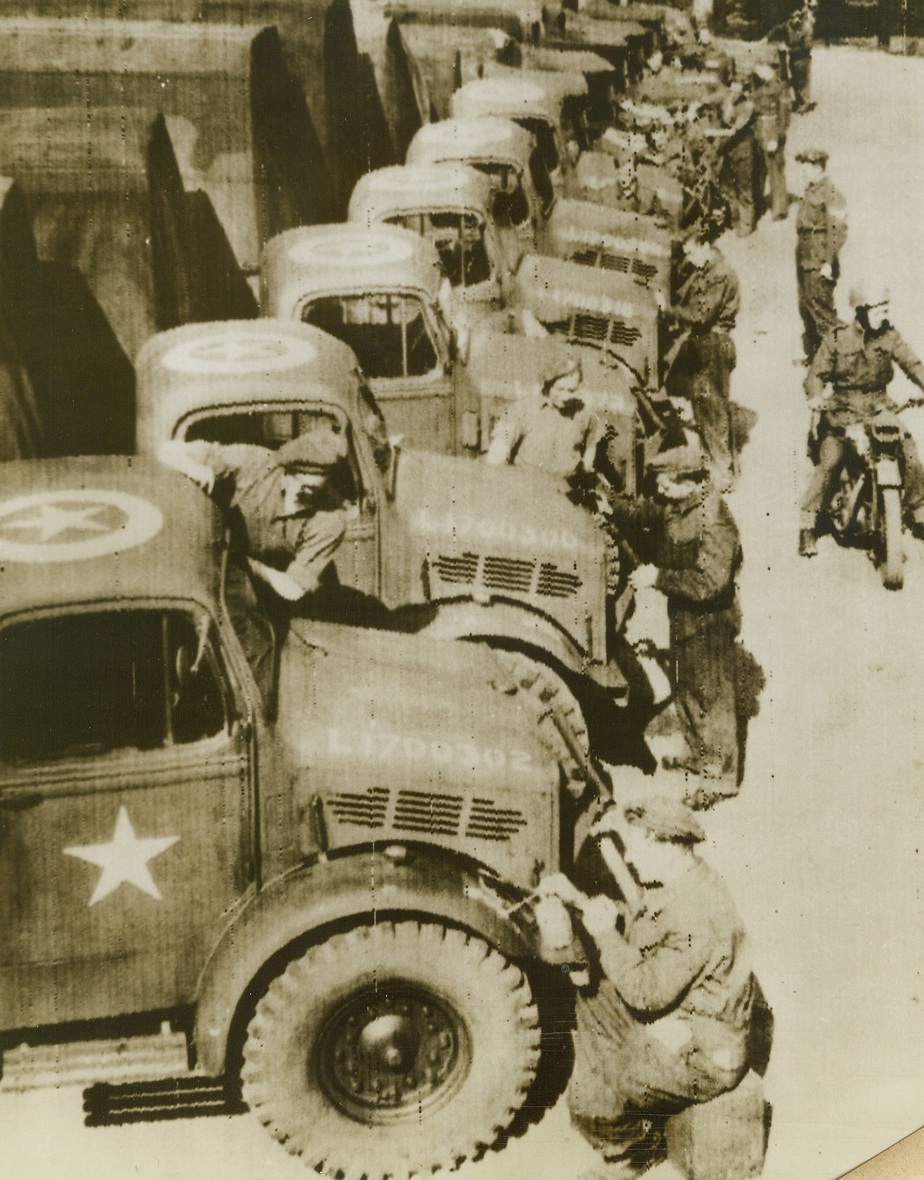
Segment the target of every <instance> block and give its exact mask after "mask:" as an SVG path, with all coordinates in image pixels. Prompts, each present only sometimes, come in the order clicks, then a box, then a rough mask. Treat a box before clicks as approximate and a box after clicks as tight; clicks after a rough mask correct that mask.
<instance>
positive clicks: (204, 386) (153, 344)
mask: <svg viewBox="0 0 924 1180" xmlns="http://www.w3.org/2000/svg"><path fill="white" fill-rule="evenodd" d="M137 367H138V409H139V426H138V447H139V450H140V451H142V452H146V453H153V452H155V451H156V450H157V448H158V447H159V445H160V444H161V443H163V442H164V441H166V440H168V439H170V438H180V439H186V440H190V441H191V440H195V439H204V440H206V441H209V442H220V443H240V442H246V443H257V444H260V445H262V446H265V447H269V448H273V449H275V448H277V447H278V446H280V445H281V444H282V443H284V442H285V441H287V440H288V439H289V438H291V437H293V436H294V435H297V434H303V433H305V432H307V431H310V430H311V429H312V428H314V427H317V426H319V425H325V426H327V425H329V426H332V427H333V429H334V430H335V432H337V433H341V432H342V433H345V434H346V435H347V438H348V442H349V458H348V464H347V466H348V474H347V475H346V476H345V478H346V480H347V481H348V483H349V486H348V487H342V488H339V489H338V490H339V491H341V492H342V493H343V497H344V499H346V500H348V501H350V502H351V504H352V505H353V507H352V509H351V519H350V520H349V521H348V524H347V533H346V538H345V540H344V543H343V544H342V545H341V547H340V549H339V550H338V551H337V554H336V556H335V559H334V561H335V566H336V569H337V573H338V577H339V580H340V583H341V584H342V585H344V586H348V587H351V588H353V589H354V590H358V591H360V592H362V593H363V594H365V595H368V596H371V597H372V598H373V599H375V600H378V601H379V602H382V603H384V604H385V606H386V607H387V608H389V609H390V610H393V611H396V612H398V613H397V617H396V618H395V620H394V625H395V626H398V627H400V626H413V627H415V628H418V629H419V628H423V629H425V630H426V632H427V633H428V634H430V635H431V636H434V637H439V638H446V639H479V640H483V641H486V642H488V643H490V644H492V645H493V646H496V647H498V648H501V649H505V650H507V651H510V652H515V653H518V654H517V655H516V656H515V657H512V664H513V666H514V667H515V669H519V670H520V671H522V672H523V677H522V679H523V680H524V682H525V681H526V680H528V681H529V684H530V685H531V686H532V687H533V688H534V689H535V690H536V691H538V692H542V693H544V694H546V695H547V696H549V697H550V698H551V697H554V698H555V699H556V700H557V701H559V702H560V703H561V707H562V708H567V709H568V710H569V711H570V713H571V715H572V717H573V720H574V724H575V726H576V727H577V728H578V729H580V730H581V732H582V740H583V737H586V735H583V725H584V719H583V718H582V716H581V709H585V710H587V709H590V708H591V707H593V708H596V709H599V708H601V707H602V702H609V705H608V707H612V703H613V702H618V703H626V701H627V694H628V684H627V680H626V677H625V676H624V674H623V672H622V671H621V670H620V666H619V665H618V664H617V662H616V659H615V655H616V651H615V649H614V642H615V640H614V635H613V630H612V626H611V625H608V619H609V614H610V612H611V611H612V609H613V605H614V604H613V603H612V602H611V601H609V602H608V597H607V595H608V578H609V580H610V581H611V582H612V581H613V580H614V577H613V575H614V573H615V571H613V570H611V569H608V559H607V555H606V550H605V543H604V537H603V534H602V533H601V532H600V530H599V529H598V528H597V526H596V524H595V523H594V521H593V519H592V518H591V517H590V515H589V514H588V513H586V512H585V511H583V510H582V509H580V508H578V507H576V506H575V505H573V504H571V503H569V501H568V500H567V499H566V498H565V496H563V495H562V494H561V491H560V490H559V488H558V485H557V484H556V483H555V482H553V481H552V480H550V479H549V478H548V477H547V476H545V475H544V474H543V473H541V472H532V471H530V472H527V471H523V470H514V469H511V468H507V467H501V468H492V467H487V466H483V465H479V466H478V467H475V466H473V465H472V464H470V463H469V462H467V461H465V460H464V459H461V458H456V457H454V456H449V455H437V454H432V453H427V452H423V451H414V450H411V449H409V448H404V447H397V446H395V445H394V443H392V442H390V441H389V438H388V431H387V429H386V426H385V420H384V419H383V417H382V414H381V411H380V410H379V408H378V405H377V404H376V402H375V400H374V399H373V397H372V395H371V393H370V392H369V390H368V387H367V386H366V384H365V381H364V380H363V378H362V375H361V373H360V372H359V370H358V368H357V365H356V358H355V356H354V355H353V353H352V352H351V351H350V350H349V349H348V348H347V347H346V346H345V345H343V344H342V343H341V342H340V341H339V340H335V339H333V338H332V337H331V336H328V335H327V334H326V333H324V332H320V331H318V330H317V329H315V328H311V327H308V326H307V325H304V324H294V323H284V322H277V321H272V320H257V321H247V322H242V323H226V324H210V325H188V326H186V327H184V328H176V329H174V330H173V331H171V332H165V333H161V334H159V335H158V336H155V337H153V338H152V339H151V340H150V341H149V342H148V343H147V344H146V345H145V347H144V348H143V349H142V351H141V353H140V354H139V357H138V366H137ZM624 422H625V423H626V428H627V431H628V430H629V424H632V425H634V419H633V418H631V417H628V416H627V417H626V418H625V419H624ZM620 441H621V445H622V446H623V447H624V448H625V450H626V451H627V452H628V453H629V455H630V456H631V455H632V454H634V447H635V443H636V440H635V437H634V435H632V434H631V433H629V434H628V436H627V437H625V438H623V439H621V440H620ZM627 462H631V458H630V459H628V460H627ZM404 608H408V609H404ZM406 619H409V621H408V622H405V620H406ZM626 658H627V654H620V660H621V661H624V660H625V659H626ZM626 671H627V672H628V673H629V675H630V676H631V675H633V674H634V669H633V668H631V667H627V669H626ZM572 694H574V695H573V696H572ZM575 697H576V698H577V702H578V703H579V704H580V708H579V707H578V703H576V702H575V699H574V698H575ZM636 703H637V702H636ZM608 760H609V761H613V760H614V758H613V757H610V759H608Z"/></svg>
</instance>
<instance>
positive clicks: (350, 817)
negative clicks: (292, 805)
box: [327, 787, 527, 844]
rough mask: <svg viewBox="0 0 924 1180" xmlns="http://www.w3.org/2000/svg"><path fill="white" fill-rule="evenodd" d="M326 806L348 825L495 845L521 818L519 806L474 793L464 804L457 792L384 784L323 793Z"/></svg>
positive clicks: (521, 823) (505, 838) (509, 836)
mask: <svg viewBox="0 0 924 1180" xmlns="http://www.w3.org/2000/svg"><path fill="white" fill-rule="evenodd" d="M327 807H328V809H329V812H330V816H331V818H332V819H333V820H335V821H336V822H338V823H341V824H347V825H350V826H352V827H358V828H385V827H389V828H391V830H392V831H393V832H395V833H401V832H416V833H419V834H421V835H425V836H448V837H456V838H461V837H463V836H464V838H465V839H466V840H491V841H493V842H494V843H499V844H503V843H507V842H508V841H509V840H511V839H512V838H513V837H514V836H516V834H517V833H518V832H519V831H520V829H521V828H524V827H526V822H527V821H526V816H525V815H524V814H523V812H522V811H520V810H519V808H516V807H498V806H496V805H495V804H494V803H493V802H492V800H490V799H485V798H481V797H480V796H477V795H476V796H475V797H474V798H472V799H471V801H470V803H468V802H467V801H466V799H465V798H464V797H463V796H461V795H450V794H440V793H439V792H436V791H414V790H409V789H407V788H405V789H404V790H400V791H397V792H394V793H393V792H391V791H389V790H388V789H387V788H386V787H371V788H370V789H369V790H368V791H366V792H364V793H360V792H347V791H342V792H338V793H336V794H332V795H330V796H328V799H327ZM389 817H391V818H389Z"/></svg>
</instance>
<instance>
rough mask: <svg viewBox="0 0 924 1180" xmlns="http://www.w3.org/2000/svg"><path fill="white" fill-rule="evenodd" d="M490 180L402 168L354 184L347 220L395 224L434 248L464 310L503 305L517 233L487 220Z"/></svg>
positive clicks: (468, 173) (446, 170)
mask: <svg viewBox="0 0 924 1180" xmlns="http://www.w3.org/2000/svg"><path fill="white" fill-rule="evenodd" d="M493 204H494V194H493V191H492V187H491V181H490V179H489V178H488V177H486V176H484V175H483V174H482V173H480V172H479V171H478V170H477V169H475V168H472V167H468V166H467V165H465V164H460V163H436V164H398V165H394V166H392V167H389V168H377V169H376V170H375V171H373V172H368V173H366V175H365V176H361V177H360V178H359V180H358V181H357V182H356V185H355V187H354V189H353V193H352V195H351V197H350V204H349V209H348V212H347V220H348V221H350V222H354V223H356V224H359V225H362V226H366V227H367V228H368V227H369V226H372V225H375V224H377V223H383V224H385V225H398V226H402V227H404V228H405V229H409V230H412V231H413V232H414V233H417V234H420V235H421V237H423V238H425V239H426V240H427V241H429V242H432V243H433V245H434V246H435V247H436V250H437V253H438V254H439V258H440V265H441V266H442V269H443V273H444V275H445V276H446V277H447V279H448V280H449V283H450V286H451V287H452V289H453V291H454V293H455V297H456V298H457V299H459V300H460V301H462V302H463V303H490V304H493V305H494V306H495V307H500V306H502V305H503V303H504V301H505V294H504V287H505V280H506V279H507V277H508V275H509V274H510V272H511V271H513V270H515V269H516V266H517V263H518V262H519V257H520V253H519V246H518V242H517V237H516V234H515V233H512V232H510V231H509V230H508V229H507V228H505V227H503V226H500V225H498V224H497V223H496V222H495V221H494V219H493V218H492V217H491V216H490V210H491V207H492V205H493Z"/></svg>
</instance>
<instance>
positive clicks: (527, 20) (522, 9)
mask: <svg viewBox="0 0 924 1180" xmlns="http://www.w3.org/2000/svg"><path fill="white" fill-rule="evenodd" d="M358 7H360V8H361V7H362V6H361V4H360V5H359V6H358ZM384 15H385V16H386V17H388V18H394V19H396V20H398V21H399V22H400V23H401V24H406V23H410V22H415V23H418V24H450V25H451V24H458V25H463V26H464V25H468V26H474V27H480V28H488V29H490V28H496V29H502V30H503V31H504V32H505V33H506V34H507V35H508V36H509V37H512V38H514V39H515V40H517V41H527V40H529V39H530V38H531V37H533V36H535V34H536V32H537V31H538V30H541V28H542V20H543V7H542V5H541V4H538V3H535V0H475V2H474V3H472V2H471V0H459V2H458V3H454V4H453V5H452V8H447V6H446V4H445V3H444V2H443V0H389V2H388V3H386V4H385V7H384Z"/></svg>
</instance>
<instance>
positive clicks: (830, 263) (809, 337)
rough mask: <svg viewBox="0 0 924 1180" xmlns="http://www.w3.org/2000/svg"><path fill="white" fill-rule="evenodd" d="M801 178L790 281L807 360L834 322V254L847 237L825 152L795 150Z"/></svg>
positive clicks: (842, 203)
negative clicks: (793, 278)
mask: <svg viewBox="0 0 924 1180" xmlns="http://www.w3.org/2000/svg"><path fill="white" fill-rule="evenodd" d="M796 160H797V161H798V162H799V163H801V164H803V165H804V166H805V170H806V174H807V183H806V186H805V191H804V193H803V194H802V199H801V200H800V201H799V211H798V214H797V215H796V281H797V283H798V288H799V315H800V316H801V317H802V325H803V332H802V347H803V349H804V351H805V361H806V364H809V363H810V362H811V359H812V357H813V356H814V355H815V350H816V349H817V348H818V345H819V344H820V343H821V338H822V337H823V336H824V335H825V334H826V333H828V332H830V331H831V329H832V328H834V327H835V325H836V324H838V323H839V322H840V321H839V320H838V316H837V310H836V309H835V306H834V286H835V284H836V282H837V277H838V275H839V273H840V262H839V255H840V252H841V250H842V249H843V246H844V242H845V241H846V239H847V220H846V202H845V201H844V198H843V196H842V194H841V193H839V192H838V190H837V189H836V188H835V187H834V185H833V184H832V183H831V181H830V180H829V179H828V176H827V173H826V169H827V165H828V153H827V152H824V151H821V150H820V149H814V150H812V151H806V152H800V153H799V154H798V155H797V156H796Z"/></svg>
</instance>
